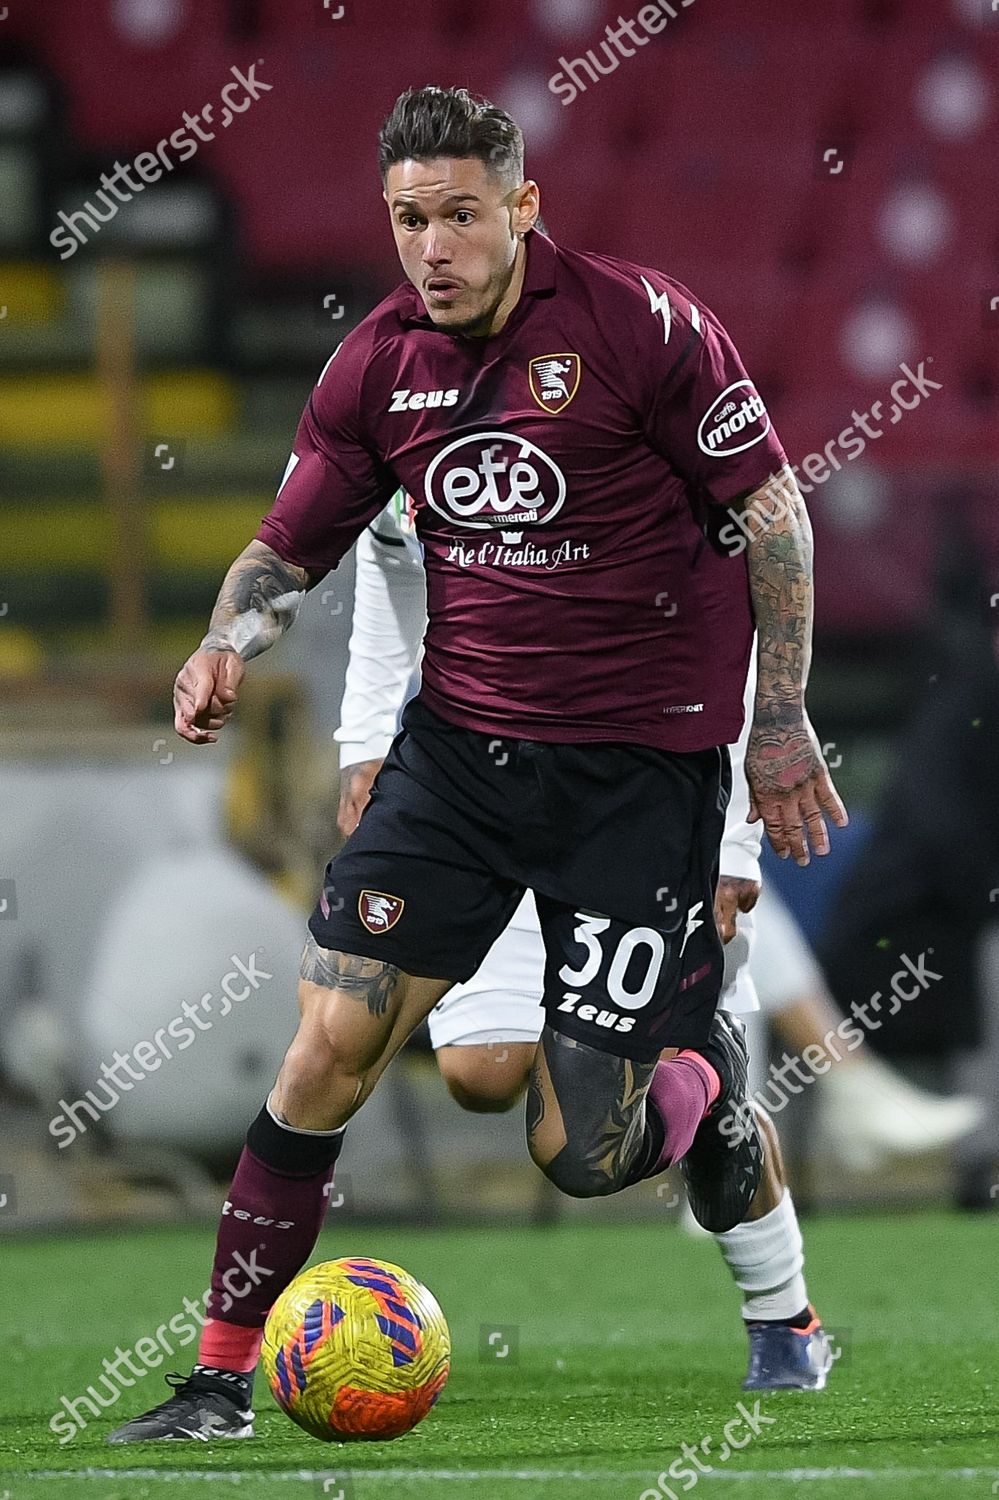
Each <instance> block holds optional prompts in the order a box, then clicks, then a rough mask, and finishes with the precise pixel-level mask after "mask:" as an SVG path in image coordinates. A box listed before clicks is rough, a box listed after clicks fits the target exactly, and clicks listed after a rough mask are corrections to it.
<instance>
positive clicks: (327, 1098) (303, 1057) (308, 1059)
mask: <svg viewBox="0 0 999 1500" xmlns="http://www.w3.org/2000/svg"><path fill="white" fill-rule="evenodd" d="M366 1074H367V1069H366V1068H365V1067H363V1066H362V1065H361V1063H360V1061H359V1059H358V1058H357V1057H355V1056H352V1055H351V1054H350V1052H349V1051H348V1050H347V1049H346V1048H345V1047H343V1046H342V1045H338V1044H337V1043H336V1042H335V1041H334V1040H332V1039H329V1038H326V1037H323V1036H317V1035H316V1034H315V1033H313V1032H311V1031H310V1032H306V1031H303V1030H301V1029H300V1030H299V1032H298V1035H297V1036H296V1037H295V1039H294V1041H293V1042H292V1044H291V1046H290V1047H289V1048H288V1051H287V1052H286V1053H285V1057H284V1062H283V1063H282V1064H281V1070H280V1072H279V1074H278V1080H277V1096H278V1098H279V1100H280V1106H281V1108H282V1111H283V1113H284V1115H285V1117H286V1118H288V1119H290V1120H291V1121H292V1123H293V1124H294V1123H296V1122H299V1123H300V1122H301V1120H302V1119H304V1118H306V1117H307V1118H308V1119H309V1121H315V1120H317V1119H319V1118H320V1117H321V1119H322V1123H321V1124H318V1125H315V1127H314V1128H316V1129H333V1128H335V1127H336V1126H337V1125H339V1124H342V1123H343V1122H344V1121H345V1120H346V1119H348V1118H349V1116H350V1115H351V1114H352V1113H353V1112H354V1110H355V1108H356V1107H357V1103H358V1100H359V1099H360V1098H361V1096H362V1093H363V1090H364V1081H365V1077H366ZM310 1128H312V1127H310Z"/></svg>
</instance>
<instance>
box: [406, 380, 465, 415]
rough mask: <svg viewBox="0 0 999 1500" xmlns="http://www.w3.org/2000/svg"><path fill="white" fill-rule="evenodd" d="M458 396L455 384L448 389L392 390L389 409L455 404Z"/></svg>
mask: <svg viewBox="0 0 999 1500" xmlns="http://www.w3.org/2000/svg"><path fill="white" fill-rule="evenodd" d="M458 396H459V391H458V387H457V386H452V387H451V389H450V390H449V391H410V390H401V391H393V392H392V404H391V406H390V407H389V411H422V410H423V409H424V408H427V409H428V410H430V409H432V408H433V407H435V406H455V405H456V404H457V401H458Z"/></svg>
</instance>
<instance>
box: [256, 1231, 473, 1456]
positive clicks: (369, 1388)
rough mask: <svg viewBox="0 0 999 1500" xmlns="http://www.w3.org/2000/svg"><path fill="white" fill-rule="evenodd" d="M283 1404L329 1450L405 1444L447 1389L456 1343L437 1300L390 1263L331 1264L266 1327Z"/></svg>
mask: <svg viewBox="0 0 999 1500" xmlns="http://www.w3.org/2000/svg"><path fill="white" fill-rule="evenodd" d="M262 1359H263V1365H264V1370H265V1372H266V1374H267V1380H268V1382H269V1384H270V1388H271V1391H272V1393H273V1395H274V1399H275V1401H276V1402H277V1403H278V1405H279V1406H280V1407H281V1408H282V1409H283V1410H284V1411H286V1412H287V1414H288V1416H289V1417H290V1418H291V1420H292V1421H293V1422H297V1423H298V1425H299V1427H303V1428H304V1429H305V1431H306V1432H310V1433H311V1434H312V1436H313V1437H317V1438H321V1439H322V1440H323V1441H324V1442H327V1443H329V1442H347V1441H349V1440H351V1439H355V1438H371V1439H385V1438H395V1437H400V1436H401V1435H402V1434H403V1433H404V1432H409V1430H410V1428H412V1427H415V1426H416V1424H417V1422H419V1421H421V1420H422V1419H423V1418H424V1417H425V1416H426V1414H427V1412H428V1411H429V1410H430V1408H431V1407H432V1406H433V1404H434V1402H435V1401H436V1400H437V1397H438V1396H439V1395H440V1393H441V1391H442V1390H443V1389H444V1383H445V1381H446V1380H447V1377H448V1371H449V1369H450V1361H451V1335H450V1332H449V1331H448V1326H447V1322H446V1321H445V1318H444V1314H443V1313H442V1312H441V1310H440V1307H439V1306H438V1304H437V1301H436V1299H435V1298H434V1297H433V1296H432V1295H431V1293H430V1292H428V1291H427V1288H426V1287H425V1286H422V1285H421V1283H420V1282H418V1281H417V1280H416V1278H415V1277H414V1276H410V1275H409V1273H408V1272H407V1271H403V1270H402V1269H401V1268H400V1267H399V1266H393V1265H390V1264H389V1263H388V1262H387V1261H384V1260H365V1259H363V1258H362V1259H354V1258H351V1259H349V1260H328V1261H324V1263H323V1264H322V1265H320V1266H311V1267H309V1269H308V1270H306V1271H303V1272H302V1273H301V1275H300V1276H296V1278H295V1280H294V1281H293V1282H292V1283H291V1285H290V1286H289V1287H287V1288H286V1290H285V1291H284V1292H282V1294H281V1296H280V1297H279V1298H278V1299H277V1301H276V1302H275V1303H274V1306H273V1307H272V1308H271V1310H270V1315H269V1316H268V1319H267V1323H266V1326H265V1328H264V1345H263V1350H262Z"/></svg>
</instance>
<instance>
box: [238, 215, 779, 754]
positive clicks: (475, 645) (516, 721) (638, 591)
mask: <svg viewBox="0 0 999 1500" xmlns="http://www.w3.org/2000/svg"><path fill="white" fill-rule="evenodd" d="M526 247H527V267H526V272H525V277H524V285H523V291H522V294H521V297H520V299H519V301H518V303H517V305H516V307H515V308H514V309H513V312H512V313H511V315H510V317H509V319H508V321H507V323H506V326H505V327H504V328H503V329H502V331H501V332H500V333H498V334H495V335H493V336H492V337H490V338H486V339H482V338H470V337H467V336H465V335H456V334H451V333H447V332H444V331H442V330H439V329H437V328H435V326H434V324H433V322H432V321H431V319H430V317H429V315H428V314H427V312H426V310H425V308H424V305H423V302H422V299H421V298H420V295H419V293H418V292H417V291H416V289H415V288H414V287H413V286H411V285H410V284H409V283H408V282H406V283H405V284H404V285H402V286H400V287H398V288H397V289H396V290H395V291H394V292H393V293H392V295H391V296H389V297H387V298H386V299H385V301H384V302H382V303H381V304H380V305H379V306H378V307H376V308H375V309H374V311H373V312H372V313H370V314H369V315H368V317H366V318H365V319H364V321H363V322H362V323H360V324H359V325H358V327H357V328H355V329H354V330H353V332H351V333H350V334H348V336H347V337H346V338H345V339H344V341H343V343H342V344H341V345H340V347H339V349H338V350H337V351H336V353H335V355H334V356H333V357H332V358H331V359H330V360H329V362H328V363H327V365H326V368H325V369H324V370H323V373H322V374H321V376H320V377H319V382H318V384H317V385H316V388H315V390H314V391H313V393H312V396H311V398H310V400H309V403H308V406H307V408H306V410H305V413H304V414H303V416H302V420H301V423H300V425H299V429H298V434H297V436H296V439H295V447H294V452H293V454H292V457H291V459H290V461H289V465H288V469H287V471H286V474H285V478H284V482H283V483H282V486H281V489H280V490H279V492H278V497H277V499H276V501H275V503H274V506H273V508H272V510H271V511H270V514H269V515H268V516H267V517H266V519H265V520H264V522H263V524H262V525H261V528H260V531H259V532H258V537H259V539H260V540H261V541H263V542H266V543H267V544H268V546H270V547H272V548H273V549H274V551H275V552H277V553H278V554H279V555H280V556H281V557H283V558H285V559H286V560H287V561H289V562H293V563H297V564H298V565H299V566H301V567H305V568H308V569H310V570H315V571H316V572H320V573H322V572H325V571H326V570H328V569H330V568H335V567H336V566H337V564H338V563H339V561H340V559H341V558H342V557H343V556H344V554H345V553H346V552H347V551H348V550H349V548H350V547H351V545H352V543H353V542H354V540H355V539H356V537H357V536H358V534H359V533H360V531H361V530H362V528H363V527H364V526H365V525H366V524H367V522H369V521H370V520H371V519H372V518H373V517H374V516H375V515H377V513H378V511H379V510H381V508H382V507H383V506H384V505H385V504H386V502H387V501H388V500H389V499H390V498H391V496H392V494H393V493H394V491H395V490H396V489H398V488H399V487H400V486H402V487H403V488H404V489H405V490H406V491H407V492H408V493H409V494H410V495H411V496H412V497H413V500H414V502H415V508H416V531H417V535H418V537H419V540H420V543H421V545H422V547H423V550H424V559H425V563H426V572H427V603H428V614H429V625H428V629H427V637H426V654H425V658H424V662H423V668H422V672H423V685H422V689H421V694H422V697H423V699H424V700H425V702H426V703H427V704H428V706H429V707H430V708H432V709H433V710H434V712H436V713H437V714H439V715H440V716H441V717H442V718H445V719H448V720H450V721H452V722H453V723H455V724H461V725H463V726H465V727H466V728H469V729H476V730H481V731H483V732H486V733H493V734H496V735H508V736H510V737H512V738H517V739H535V740H554V741H599V740H612V741H625V742H630V743H633V744H640V745H650V746H654V747H657V748H660V749H666V750H700V749H706V748H707V747H708V746H710V745H715V744H724V743H728V742H731V741H733V740H735V739H737V738H738V735H739V731H740V729H741V726H742V718H743V689H744V685H745V677H746V669H747V664H748V660H749V652H750V645H751V641H752V632H753V619H752V611H751V608H750V598H749V585H748V575H747V571H746V560H745V557H744V556H743V555H742V554H741V553H739V554H738V555H734V556H733V555H730V554H726V553H725V552H724V551H722V550H719V549H716V548H715V547H714V546H713V545H712V544H711V541H710V540H709V539H708V533H709V531H710V530H711V527H710V525H709V522H710V519H711V517H710V512H711V510H712V508H714V509H715V511H716V517H717V513H718V511H719V508H721V507H724V506H725V504H726V502H728V501H731V500H733V499H734V498H735V497H736V496H741V495H744V494H746V493H748V492H749V491H752V490H755V489H758V488H760V487H761V486H762V485H764V484H765V483H766V481H767V479H768V477H769V476H770V475H771V474H772V473H774V472H775V471H776V470H778V469H780V468H781V466H782V465H783V464H784V463H785V462H786V460H785V456H784V452H783V449H782V448H781V446H780V443H779V442H778V441H777V438H776V436H775V434H774V432H773V431H772V429H771V426H770V419H769V417H768V415H767V412H766V409H765V407H764V405H763V402H762V401H761V400H760V398H759V396H758V395H757V393H756V391H755V389H754V387H753V385H752V383H751V382H750V380H749V379H748V377H747V375H746V371H745V369H744V368H743V366H742V363H741V361H740V359H739V356H738V354H737V353H736V351H735V349H734V347H733V345H732V343H731V340H730V339H729V338H728V335H727V334H726V332H725V330H724V329H723V328H722V326H721V324H720V323H719V322H718V320H717V319H716V318H715V317H714V316H713V315H712V314H711V313H710V312H709V311H708V310H707V309H706V308H704V307H702V306H700V305H699V304H697V303H695V302H694V301H693V300H692V299H691V297H690V294H689V293H688V292H687V291H686V290H685V289H684V288H683V287H681V286H680V285H679V284H678V283H677V282H674V281H672V280H671V279H670V278H669V277H668V276H664V275H663V274H662V273H661V272H659V271H654V270H649V269H645V268H642V267H639V266H633V265H630V264H629V263H628V262H626V261H621V260H616V259H614V258H612V257H610V256H605V255H589V254H580V253H578V252H575V251H571V250H563V249H562V248H561V247H557V246H556V245H554V244H553V243H552V241H551V240H550V239H548V238H547V236H546V235H544V234H541V233H540V232H539V231H538V230H534V231H532V233H531V234H530V235H529V236H528V238H527V246H526ZM720 515H721V517H722V518H723V519H724V510H721V511H720Z"/></svg>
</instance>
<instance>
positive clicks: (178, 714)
mask: <svg viewBox="0 0 999 1500" xmlns="http://www.w3.org/2000/svg"><path fill="white" fill-rule="evenodd" d="M316 582H318V575H312V574H310V573H308V572H307V571H306V569H305V568H299V567H296V566H295V565H294V564H293V563H288V562H285V561H284V559H283V558H281V557H279V556H278V554H277V553H276V552H275V551H273V550H272V548H270V547H268V546H267V544H266V543H265V542H258V541H253V542H251V543H250V545H249V546H248V547H246V548H244V550H243V551H242V552H241V553H240V555H239V556H238V557H237V559H236V561H235V562H234V563H233V565H232V567H231V568H230V569H229V571H228V573H227V574H226V576H225V580H224V582H223V584H222V588H221V589H220V591H219V596H218V599H217V600H216V603H215V608H214V610H213V611H212V618H211V623H210V625H209V630H208V634H207V635H206V636H205V638H204V640H203V641H202V642H201V645H200V646H199V647H198V649H197V651H195V652H194V654H193V656H190V657H189V658H188V660H187V661H186V662H185V663H184V665H183V667H181V669H180V671H179V672H178V674H177V679H176V681H175V683H174V688H173V702H174V728H175V729H176V731H177V733H178V734H179V735H180V736H181V738H182V739H185V740H190V742H191V743H192V744H193V745H209V744H212V743H213V742H214V741H215V740H217V739H218V733H217V731H218V730H219V729H221V728H222V726H223V725H224V724H225V723H226V721H227V720H228V719H229V718H230V717H231V715H232V711H233V709H234V708H235V706H236V694H237V692H238V690H239V685H240V683H241V682H242V680H243V673H244V671H245V669H246V663H247V662H248V661H250V660H252V658H253V657H254V656H259V655H260V653H261V652H262V651H266V650H267V648H268V646H273V644H274V642H275V641H276V640H277V639H278V637H279V636H281V635H283V634H284V632H285V631H286V630H287V629H288V627H289V626H290V625H291V624H292V622H293V621H294V619H295V616H296V615H297V614H298V609H299V605H300V604H301V602H302V600H303V598H304V597H305V591H306V589H307V588H309V587H311V585H312V584H313V583H316Z"/></svg>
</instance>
